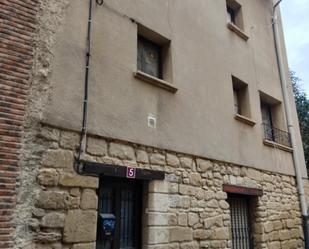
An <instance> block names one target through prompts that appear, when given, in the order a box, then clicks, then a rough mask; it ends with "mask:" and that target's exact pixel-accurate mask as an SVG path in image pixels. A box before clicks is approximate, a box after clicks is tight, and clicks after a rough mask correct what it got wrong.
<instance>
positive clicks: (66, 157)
mask: <svg viewBox="0 0 309 249" xmlns="http://www.w3.org/2000/svg"><path fill="white" fill-rule="evenodd" d="M42 165H43V166H47V167H52V168H70V167H73V152H72V151H69V150H60V149H59V150H47V151H46V153H45V154H44V155H43V159H42Z"/></svg>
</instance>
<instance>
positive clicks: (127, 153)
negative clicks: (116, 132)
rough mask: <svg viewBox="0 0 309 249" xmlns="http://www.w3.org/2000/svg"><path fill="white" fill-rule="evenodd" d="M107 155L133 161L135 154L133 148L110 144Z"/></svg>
mask: <svg viewBox="0 0 309 249" xmlns="http://www.w3.org/2000/svg"><path fill="white" fill-rule="evenodd" d="M109 155H110V156H112V157H117V158H119V159H122V160H135V152H134V149H133V147H131V146H129V145H125V144H119V143H110V145H109Z"/></svg>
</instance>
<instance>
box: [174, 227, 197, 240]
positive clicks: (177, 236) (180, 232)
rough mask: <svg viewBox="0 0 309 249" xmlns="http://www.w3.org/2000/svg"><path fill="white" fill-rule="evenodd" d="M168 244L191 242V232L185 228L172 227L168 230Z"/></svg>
mask: <svg viewBox="0 0 309 249" xmlns="http://www.w3.org/2000/svg"><path fill="white" fill-rule="evenodd" d="M169 233H170V242H181V241H192V240H193V230H192V229H191V228H187V227H172V228H170V229H169Z"/></svg>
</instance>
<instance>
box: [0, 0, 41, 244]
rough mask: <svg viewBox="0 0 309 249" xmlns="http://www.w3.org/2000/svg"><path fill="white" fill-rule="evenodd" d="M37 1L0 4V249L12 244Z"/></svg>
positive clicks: (10, 1)
mask: <svg viewBox="0 0 309 249" xmlns="http://www.w3.org/2000/svg"><path fill="white" fill-rule="evenodd" d="M38 2H39V0H1V1H0V248H5V249H8V248H12V247H13V244H14V237H13V233H14V227H15V224H14V222H13V218H14V215H13V214H14V210H15V206H16V192H17V191H16V189H17V188H18V176H19V169H20V161H19V159H20V152H21V148H22V132H23V130H24V129H23V128H24V127H23V125H24V117H25V113H26V105H27V95H28V89H29V85H30V82H31V70H32V66H33V58H34V56H33V47H34V35H35V33H36V27H37V20H36V15H37V11H38V7H39V4H38Z"/></svg>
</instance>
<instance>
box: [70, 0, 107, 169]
mask: <svg viewBox="0 0 309 249" xmlns="http://www.w3.org/2000/svg"><path fill="white" fill-rule="evenodd" d="M92 2H93V0H89V9H88V11H89V16H88V27H87V28H88V29H87V48H86V70H85V83H84V99H83V121H82V129H81V138H80V143H79V151H78V155H77V158H76V161H75V163H74V169H75V171H76V172H77V173H79V174H81V173H82V164H81V159H82V157H83V156H84V154H85V151H86V140H87V124H88V120H87V118H88V91H89V73H90V58H91V27H92ZM96 3H97V4H98V5H103V3H104V0H96Z"/></svg>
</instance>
